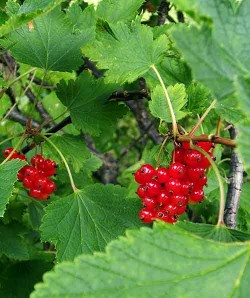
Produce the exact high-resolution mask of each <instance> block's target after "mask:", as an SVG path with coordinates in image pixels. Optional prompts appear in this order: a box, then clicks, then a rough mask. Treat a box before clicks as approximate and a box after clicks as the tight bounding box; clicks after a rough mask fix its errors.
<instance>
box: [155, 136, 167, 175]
mask: <svg viewBox="0 0 250 298" xmlns="http://www.w3.org/2000/svg"><path fill="white" fill-rule="evenodd" d="M167 140H168V136H166V137H165V139H164V141H163V142H162V144H161V148H160V151H159V153H158V156H157V162H156V170H157V169H158V168H159V166H160V164H161V155H162V152H163V148H164V146H165V144H166V142H167Z"/></svg>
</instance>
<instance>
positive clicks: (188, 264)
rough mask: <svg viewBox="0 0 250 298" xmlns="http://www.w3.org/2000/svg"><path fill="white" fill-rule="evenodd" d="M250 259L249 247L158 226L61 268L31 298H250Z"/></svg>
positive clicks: (174, 227) (46, 279)
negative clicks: (219, 241) (165, 297)
mask: <svg viewBox="0 0 250 298" xmlns="http://www.w3.org/2000/svg"><path fill="white" fill-rule="evenodd" d="M249 254H250V246H249V243H248V242H247V243H244V244H243V243H240V244H239V243H232V244H231V243H230V244H228V243H218V242H214V241H211V240H206V239H201V238H198V237H197V236H193V235H192V234H190V233H188V232H186V231H184V230H183V229H180V228H178V227H177V226H172V225H168V224H166V223H157V224H155V225H154V228H153V229H148V228H143V229H141V230H140V231H129V232H127V237H126V238H121V239H120V240H119V241H113V242H112V243H110V245H109V246H108V247H107V249H106V253H105V254H95V255H93V256H86V255H83V256H80V257H78V258H77V259H76V260H75V262H74V263H63V264H59V265H57V266H56V267H55V271H53V272H50V273H46V274H45V275H44V282H43V283H42V284H38V285H36V286H35V292H33V293H32V295H31V298H43V297H55V298H56V297H68V298H70V297H72V298H73V297H119V298H123V297H124V298H125V297H129V298H137V297H144V298H149V297H152V296H153V297H156V298H158V297H159V298H160V297H164V296H166V293H167V295H168V297H171V298H180V297H185V298H189V297H190V298H191V297H192V298H193V297H204V298H205V297H220V298H229V297H241V298H247V297H249V287H248V284H249V277H250V264H249ZM86 272H87V274H86ZM229 272H230V274H228V273H229ZM197 287H198V289H197Z"/></svg>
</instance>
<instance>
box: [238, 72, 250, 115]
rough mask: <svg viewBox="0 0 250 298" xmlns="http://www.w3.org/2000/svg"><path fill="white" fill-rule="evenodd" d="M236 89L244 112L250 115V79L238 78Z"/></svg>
mask: <svg viewBox="0 0 250 298" xmlns="http://www.w3.org/2000/svg"><path fill="white" fill-rule="evenodd" d="M235 88H236V93H237V98H238V100H239V105H240V107H241V109H242V111H243V112H244V113H245V114H246V115H250V77H242V76H240V77H238V78H237V80H236V83H235Z"/></svg>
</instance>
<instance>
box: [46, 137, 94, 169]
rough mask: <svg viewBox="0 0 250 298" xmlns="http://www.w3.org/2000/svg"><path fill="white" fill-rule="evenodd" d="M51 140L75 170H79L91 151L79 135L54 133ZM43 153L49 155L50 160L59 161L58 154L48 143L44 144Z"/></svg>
mask: <svg viewBox="0 0 250 298" xmlns="http://www.w3.org/2000/svg"><path fill="white" fill-rule="evenodd" d="M51 141H52V142H53V143H54V144H55V145H56V146H57V147H58V148H60V151H61V152H62V154H63V155H64V156H65V158H66V159H67V160H68V161H69V162H70V163H71V164H72V166H73V168H74V170H75V172H79V171H80V169H81V168H82V167H83V163H84V161H85V160H86V159H88V158H90V155H91V153H90V152H89V150H88V149H87V146H86V143H85V141H84V139H83V137H81V136H73V135H69V134H63V135H54V136H53V137H51ZM44 154H45V155H49V157H50V158H51V159H52V160H55V161H56V162H57V163H61V158H60V156H59V154H58V153H57V152H56V151H55V149H54V148H52V147H51V146H50V145H49V144H46V145H45V146H44Z"/></svg>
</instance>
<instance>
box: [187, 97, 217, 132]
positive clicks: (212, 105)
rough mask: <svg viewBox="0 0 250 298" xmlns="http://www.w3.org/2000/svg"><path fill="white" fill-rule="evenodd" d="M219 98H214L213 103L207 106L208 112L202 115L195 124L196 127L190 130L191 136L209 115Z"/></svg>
mask: <svg viewBox="0 0 250 298" xmlns="http://www.w3.org/2000/svg"><path fill="white" fill-rule="evenodd" d="M216 102H217V100H216V99H215V100H213V102H212V103H211V105H210V106H209V107H208V108H207V110H206V112H205V113H204V114H203V115H202V116H201V117H200V119H199V121H198V122H197V123H196V124H195V126H194V128H193V129H192V130H191V131H190V133H189V136H190V137H192V136H193V135H194V134H195V132H196V130H197V129H198V128H199V126H200V125H201V123H202V121H203V120H204V119H205V118H206V117H207V115H208V113H209V112H210V111H211V110H212V109H213V107H214V106H215V105H216Z"/></svg>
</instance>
